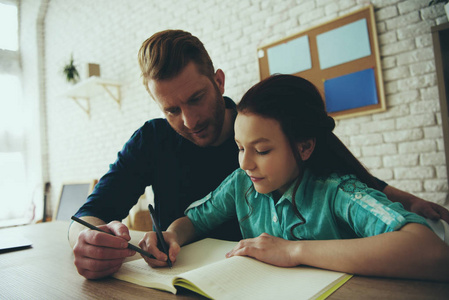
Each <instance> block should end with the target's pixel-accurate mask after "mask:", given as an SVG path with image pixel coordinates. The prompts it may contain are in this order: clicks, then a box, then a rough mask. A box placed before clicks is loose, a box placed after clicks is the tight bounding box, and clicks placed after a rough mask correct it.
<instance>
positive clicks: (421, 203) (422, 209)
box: [410, 198, 449, 223]
mask: <svg viewBox="0 0 449 300" xmlns="http://www.w3.org/2000/svg"><path fill="white" fill-rule="evenodd" d="M410 211H411V212H414V213H416V214H418V215H421V216H423V217H425V218H428V219H431V220H434V221H438V220H439V219H443V220H444V221H446V222H447V223H449V211H448V210H447V209H446V208H444V207H442V206H441V205H438V204H436V203H434V202H430V201H426V200H424V199H421V198H416V199H415V200H414V202H413V203H412V204H411V205H410Z"/></svg>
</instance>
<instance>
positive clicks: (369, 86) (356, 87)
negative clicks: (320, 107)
mask: <svg viewBox="0 0 449 300" xmlns="http://www.w3.org/2000/svg"><path fill="white" fill-rule="evenodd" d="M324 94H325V99H326V109H327V111H328V112H330V113H332V112H337V111H343V110H348V109H353V108H359V107H364V106H368V105H373V104H377V103H378V101H379V100H378V98H377V89H376V79H375V77H374V69H366V70H362V71H358V72H354V73H350V74H347V75H343V76H340V77H335V78H332V79H329V80H326V81H325V82H324Z"/></svg>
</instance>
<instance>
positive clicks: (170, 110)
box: [165, 108, 180, 115]
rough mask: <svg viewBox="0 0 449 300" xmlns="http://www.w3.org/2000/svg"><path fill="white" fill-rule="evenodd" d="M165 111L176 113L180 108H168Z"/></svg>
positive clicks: (171, 113)
mask: <svg viewBox="0 0 449 300" xmlns="http://www.w3.org/2000/svg"><path fill="white" fill-rule="evenodd" d="M165 111H166V113H167V114H170V115H176V114H177V113H179V111H180V110H179V108H170V109H167V110H165Z"/></svg>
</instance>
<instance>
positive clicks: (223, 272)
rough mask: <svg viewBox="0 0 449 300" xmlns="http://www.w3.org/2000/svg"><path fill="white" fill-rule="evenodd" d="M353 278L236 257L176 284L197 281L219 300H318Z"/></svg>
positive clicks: (196, 283)
mask: <svg viewBox="0 0 449 300" xmlns="http://www.w3.org/2000/svg"><path fill="white" fill-rule="evenodd" d="M350 277H351V276H350V275H347V274H345V273H340V272H333V271H328V270H323V269H316V268H310V267H294V268H281V267H276V266H272V265H269V264H266V263H263V262H260V261H257V260H255V259H252V258H249V257H241V256H235V257H231V258H228V259H226V260H222V261H219V262H216V263H214V264H210V265H208V266H205V267H202V268H201V269H196V270H192V271H190V272H187V273H184V274H182V275H180V276H179V277H178V278H177V279H176V280H175V284H176V283H177V282H181V284H180V285H181V286H185V283H186V282H187V284H188V283H189V282H190V283H194V285H195V286H196V287H197V288H198V289H199V290H201V291H203V292H204V294H207V295H209V296H211V297H212V298H217V299H233V300H235V299H316V298H319V296H320V295H323V294H324V293H325V292H326V291H328V290H329V289H330V288H332V287H333V286H335V285H337V284H338V283H339V282H341V284H343V283H344V282H346V280H348V279H349V278H350ZM182 282H184V284H183V283H182ZM326 296H327V294H326ZM326 296H324V297H326Z"/></svg>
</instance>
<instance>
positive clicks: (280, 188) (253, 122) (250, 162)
mask: <svg viewBox="0 0 449 300" xmlns="http://www.w3.org/2000/svg"><path fill="white" fill-rule="evenodd" d="M235 142H236V143H237V146H238V148H239V163H240V168H242V169H243V170H244V171H246V174H247V175H248V176H249V177H250V178H251V181H252V182H253V184H254V188H255V189H256V191H257V192H259V193H262V194H267V193H270V192H274V191H277V192H279V193H280V195H282V194H284V192H285V191H286V190H287V188H288V187H289V185H290V184H291V183H292V182H293V180H295V179H296V178H297V177H298V176H299V169H298V166H297V163H296V160H295V157H294V155H293V152H292V149H291V147H290V143H289V142H288V140H287V137H286V136H285V134H284V132H283V131H282V129H281V125H280V124H279V122H278V121H276V120H274V119H271V118H264V117H261V116H259V115H256V114H252V113H239V114H238V115H237V119H236V121H235Z"/></svg>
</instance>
